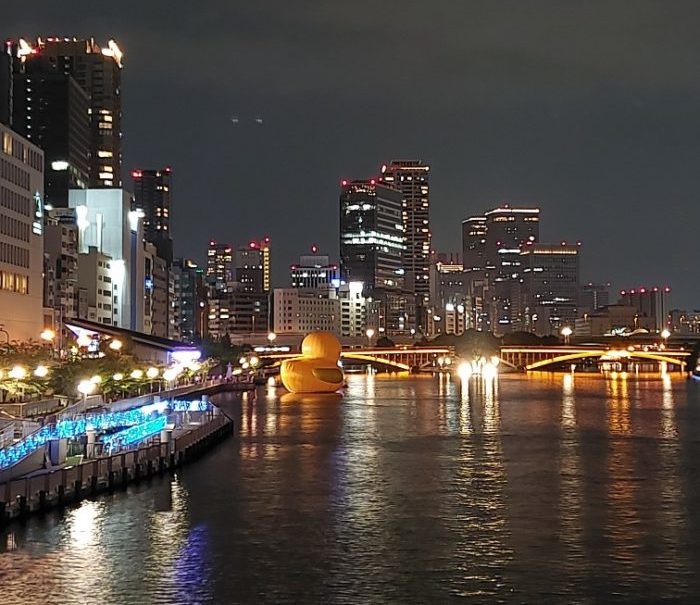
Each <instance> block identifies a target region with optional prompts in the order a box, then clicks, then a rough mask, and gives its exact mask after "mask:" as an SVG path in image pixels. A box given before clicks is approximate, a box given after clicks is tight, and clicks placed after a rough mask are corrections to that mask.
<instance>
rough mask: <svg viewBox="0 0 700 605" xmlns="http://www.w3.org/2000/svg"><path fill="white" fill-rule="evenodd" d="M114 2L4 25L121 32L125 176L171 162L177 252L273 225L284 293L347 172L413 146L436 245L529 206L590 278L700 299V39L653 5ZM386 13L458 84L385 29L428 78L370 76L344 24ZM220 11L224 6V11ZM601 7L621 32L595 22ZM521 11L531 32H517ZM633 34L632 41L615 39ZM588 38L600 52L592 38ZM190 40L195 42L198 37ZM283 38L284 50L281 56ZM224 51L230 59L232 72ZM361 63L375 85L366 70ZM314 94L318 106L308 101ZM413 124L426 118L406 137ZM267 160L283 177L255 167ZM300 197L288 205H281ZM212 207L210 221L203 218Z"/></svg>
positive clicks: (193, 251)
mask: <svg viewBox="0 0 700 605" xmlns="http://www.w3.org/2000/svg"><path fill="white" fill-rule="evenodd" d="M83 5H84V4H83V3H81V2H78V3H76V4H75V6H74V8H75V10H76V11H80V8H81V6H83ZM120 6H121V7H122V8H116V7H106V8H105V11H106V12H105V14H104V15H100V16H85V17H83V18H82V19H81V20H80V22H79V23H76V22H75V19H74V18H73V15H72V14H71V12H72V11H71V12H69V13H64V11H61V10H59V9H58V8H57V7H55V6H51V4H50V3H42V2H39V3H38V4H37V6H36V8H37V10H36V11H33V15H32V16H27V15H26V14H24V15H23V14H22V12H23V11H22V9H21V8H20V7H18V6H17V7H14V6H10V7H8V8H6V9H5V13H6V15H5V17H6V18H5V19H4V24H3V25H4V28H3V34H4V35H5V37H6V38H9V37H17V36H20V35H26V36H27V37H28V38H32V37H35V36H37V35H41V34H42V33H47V34H51V33H54V34H61V35H63V34H66V35H76V36H80V35H85V36H95V37H96V38H100V39H109V38H111V37H114V39H115V40H117V42H118V43H119V44H120V46H121V47H122V48H123V50H124V70H123V79H124V81H123V85H124V90H125V95H124V115H125V118H124V125H123V131H124V154H125V159H124V174H123V175H122V176H123V177H126V176H127V173H128V171H129V170H131V169H132V168H138V167H140V166H160V165H164V164H166V163H167V164H169V165H172V166H173V170H174V174H175V175H176V177H175V178H176V185H175V187H176V194H175V198H174V205H175V208H176V209H177V212H175V213H174V216H173V236H174V239H175V242H176V243H175V245H176V250H175V254H176V255H177V256H185V257H192V258H194V259H195V260H197V262H198V263H200V264H202V263H203V261H204V256H205V249H206V242H207V241H208V240H209V239H212V238H213V239H217V240H221V241H231V242H233V243H238V242H244V241H247V240H248V239H249V237H250V233H266V234H269V235H270V237H271V238H272V240H273V241H274V242H275V245H276V260H275V262H274V273H273V285H278V284H284V283H285V282H286V271H287V265H288V264H289V263H288V262H287V259H293V258H295V257H296V256H297V255H298V254H299V253H300V252H301V251H302V250H303V249H305V248H306V247H307V246H308V245H309V244H310V243H317V244H318V245H319V246H320V248H322V249H324V250H327V251H328V252H329V253H330V254H331V255H332V256H335V255H336V254H337V242H336V239H335V234H334V229H329V230H328V232H323V231H321V232H319V230H318V229H317V225H318V224H319V221H317V220H315V218H316V217H318V216H321V217H322V218H323V221H324V222H328V224H335V221H336V220H337V218H336V213H335V207H336V200H337V188H338V182H339V181H340V180H341V179H342V178H348V179H356V178H368V177H369V176H371V175H372V174H376V173H377V172H378V171H377V164H378V163H379V162H381V161H383V160H385V159H386V158H392V157H420V158H424V159H425V160H426V161H427V162H428V163H430V165H431V167H432V170H431V222H432V225H431V230H432V232H433V236H434V246H433V248H434V249H435V250H438V251H456V250H459V248H460V237H461V233H460V224H461V221H462V220H463V219H464V218H466V217H468V216H471V215H473V214H475V213H476V212H478V211H479V209H481V208H484V207H493V206H495V205H496V204H498V203H500V202H502V201H508V202H510V203H511V204H513V205H536V206H538V207H540V208H541V209H542V212H543V214H545V215H546V216H547V217H548V222H547V224H548V226H547V228H546V231H545V233H543V234H542V237H543V239H544V240H549V239H552V238H553V237H556V238H561V239H564V240H568V241H577V240H581V241H583V243H584V246H585V250H586V254H585V259H584V260H583V265H582V278H583V279H584V280H585V281H588V280H593V281H612V282H613V284H615V285H616V286H624V285H627V284H630V283H632V284H644V283H658V284H669V285H671V286H672V287H673V303H674V306H678V307H687V308H692V307H693V306H696V304H697V303H696V301H698V300H700V286H697V285H695V284H694V283H692V282H689V281H688V280H686V279H685V276H686V275H687V274H688V272H689V271H691V270H692V265H691V263H692V258H693V252H694V251H693V245H692V242H693V233H692V225H693V223H694V222H695V221H696V220H697V219H698V218H700V216H698V213H700V211H698V210H696V209H695V208H694V204H693V203H692V201H693V192H694V185H695V179H694V177H693V170H692V164H691V161H692V157H693V155H694V154H693V153H692V147H691V146H692V145H694V144H695V143H694V141H695V140H696V138H697V137H696V136H695V132H696V131H697V130H698V128H699V127H700V125H699V124H698V123H697V118H696V117H695V115H694V109H693V103H692V101H693V98H694V97H693V94H694V93H695V89H696V84H695V83H694V82H693V81H690V80H688V79H687V78H686V76H685V70H684V69H682V67H683V65H685V64H686V62H692V61H693V60H694V58H696V57H697V55H698V54H700V48H699V47H698V43H697V41H696V40H694V39H693V38H692V37H691V36H690V35H689V33H688V32H687V31H686V30H685V28H684V27H683V25H682V24H680V23H679V21H678V20H670V21H665V18H666V16H665V14H664V13H663V10H662V9H661V8H659V7H658V6H657V5H654V4H646V5H645V6H646V7H647V9H648V10H646V11H641V10H639V11H634V12H632V11H629V12H628V11H627V10H625V9H624V7H608V8H604V7H603V6H602V5H600V6H591V7H586V8H585V9H584V8H582V7H581V8H574V9H572V10H571V11H570V12H566V13H565V12H563V11H561V10H559V11H557V10H551V9H552V7H554V6H555V5H554V4H547V3H545V4H543V5H542V6H541V7H540V8H539V10H535V9H529V8H525V7H521V8H518V9H517V10H516V11H515V12H516V13H517V14H515V15H513V16H512V17H508V11H509V10H510V9H506V8H500V9H499V8H496V7H489V8H488V9H483V10H481V11H479V14H478V15H474V14H470V13H473V12H474V11H472V10H471V7H470V6H469V5H464V6H461V7H460V8H459V9H458V10H455V11H446V12H445V13H442V12H441V11H440V10H439V7H436V8H435V9H433V10H431V11H425V10H423V11H419V10H414V9H410V10H405V11H398V10H396V11H394V9H395V8H396V6H395V5H393V4H392V3H384V4H383V6H382V7H378V8H377V10H378V11H380V13H381V14H379V15H377V19H373V20H366V19H361V18H358V17H357V15H362V14H363V12H364V13H366V10H365V9H366V8H367V7H364V8H363V7H362V6H355V7H346V8H333V9H332V8H324V9H321V8H320V7H318V6H316V7H314V6H313V5H310V6H309V7H308V8H307V9H305V10H302V15H300V16H299V17H298V18H296V19H295V18H294V16H293V15H292V14H291V13H290V11H291V10H292V9H291V8H289V7H288V6H285V5H279V6H278V5H276V4H274V3H273V4H268V5H266V7H262V6H255V7H253V6H248V7H225V8H220V7H217V10H216V11H214V9H213V8H212V7H213V6H214V5H213V4H206V3H205V4H204V5H202V8H201V10H200V12H199V16H198V18H197V19H193V20H189V21H188V22H187V23H186V24H185V25H179V26H177V27H176V28H175V29H172V30H169V31H167V32H165V31H158V33H157V34H156V33H155V32H156V31H157V26H158V24H159V20H158V14H159V12H158V11H157V10H156V7H155V6H153V7H151V6H149V7H139V8H140V10H139V12H140V14H141V15H142V16H141V20H140V22H139V23H136V24H135V23H134V22H133V20H131V19H130V18H129V14H130V13H131V12H132V11H130V10H129V8H130V6H132V5H131V4H130V3H129V2H126V3H124V4H122V5H120ZM445 6H447V5H445ZM39 9H41V10H39ZM294 10H296V9H294ZM390 11H391V12H394V13H396V15H395V18H396V19H398V20H399V22H400V23H398V25H401V26H403V27H409V28H410V29H412V30H416V29H417V28H418V27H419V26H421V25H422V24H423V25H424V21H425V20H426V19H429V20H430V23H431V27H430V28H427V30H426V32H425V35H426V37H427V38H428V39H429V40H430V41H431V46H430V51H429V53H430V59H431V61H432V60H435V55H436V53H437V54H438V55H439V56H440V57H443V60H444V62H445V64H446V72H445V74H448V75H449V77H448V76H447V75H445V74H442V75H440V74H431V73H428V71H426V70H427V66H428V65H429V64H430V62H429V61H427V59H426V60H425V61H420V60H418V59H419V58H420V57H419V55H418V54H417V51H415V50H412V49H410V48H406V46H405V43H403V42H402V41H401V40H400V36H399V35H398V33H396V34H395V33H394V32H393V31H387V32H386V35H387V36H388V37H389V41H390V42H392V41H393V42H394V43H395V45H396V50H394V51H392V52H391V53H390V54H391V56H392V58H394V59H395V60H396V61H398V59H399V57H400V53H404V54H405V58H406V62H407V63H411V60H413V62H412V65H413V67H412V68H411V69H412V70H415V72H416V73H415V75H416V76H417V77H418V76H422V77H424V78H425V82H424V84H423V86H422V88H423V90H422V91H421V92H420V93H412V94H411V95H407V94H404V93H405V91H406V90H408V89H409V88H412V84H411V82H412V80H411V79H410V78H408V75H409V72H408V71H403V70H401V71H399V72H398V75H400V76H401V77H395V78H389V79H386V78H381V77H380V74H379V73H378V72H379V71H383V70H379V69H378V68H374V67H372V68H370V69H365V66H366V65H367V64H368V63H367V61H365V60H364V59H363V57H364V54H363V52H365V51H362V50H361V49H360V48H356V47H357V45H353V44H351V42H352V40H353V36H357V40H358V41H360V40H366V39H367V37H368V36H371V35H372V33H373V32H375V29H376V28H377V27H378V24H377V22H378V21H381V19H380V17H381V16H382V15H384V14H385V13H386V14H388V13H389V12H390ZM82 12H83V13H84V14H86V15H89V12H88V11H82ZM222 12H223V16H224V17H230V18H220V17H221V16H222V15H221V13H222ZM588 13H590V15H588ZM467 16H470V17H471V18H472V21H471V23H469V22H467V20H466V17H467ZM603 17H605V18H606V20H607V21H608V22H609V23H610V31H607V30H606V31H605V32H601V31H599V30H598V29H597V27H596V24H597V23H598V22H599V21H600V19H601V18H603ZM258 19H260V22H264V23H266V27H267V28H269V32H270V33H271V34H274V35H275V36H277V38H278V39H277V42H276V43H275V44H273V45H272V47H268V48H267V49H263V48H262V47H260V46H259V45H258V44H257V43H256V42H255V39H254V37H253V36H251V34H250V33H247V32H245V31H244V27H245V23H246V22H251V21H253V20H256V21H257V20H258ZM290 20H291V21H292V22H300V21H302V20H303V26H302V25H300V27H303V32H304V35H303V36H299V38H296V37H289V35H287V34H285V33H284V32H283V27H282V26H283V25H285V26H286V24H287V23H289V22H290ZM516 21H517V22H519V23H523V27H522V28H520V27H518V28H517V29H515V30H514V29H513V27H512V25H513V24H514V23H515V22H516ZM452 22H454V25H453V24H452ZM657 24H658V27H657ZM458 26H459V27H458ZM486 26H490V27H492V28H494V27H495V28H496V30H497V31H500V32H501V33H502V34H504V35H505V34H510V35H509V39H511V40H512V42H511V44H512V45H513V48H512V50H511V51H509V52H505V53H504V54H499V53H498V52H496V50H497V49H496V48H495V47H494V45H495V44H498V45H500V44H501V40H502V39H503V37H504V36H501V35H498V36H496V35H494V36H491V39H490V40H489V41H488V43H486V42H484V39H483V36H480V35H479V32H478V29H480V28H485V27H486ZM623 26H624V32H625V34H624V36H623V37H622V38H619V39H618V37H616V36H614V35H612V34H611V32H614V31H616V30H618V29H620V28H623ZM398 29H400V28H398V27H397V30H398ZM457 30H459V32H458V31H457ZM205 33H207V34H208V35H206V36H204V34H205ZM330 34H333V35H330ZM336 34H337V36H336ZM458 34H459V35H458ZM650 35H651V37H650ZM567 36H569V37H570V38H567ZM335 37H339V39H340V41H339V42H336V41H334V38H335ZM542 38H544V40H545V41H542V40H541V39H542ZM591 38H594V39H598V41H599V44H597V45H589V44H587V43H586V44H584V43H583V41H584V39H586V41H588V40H590V39H591ZM194 39H196V41H197V47H198V49H199V50H198V52H197V53H191V52H190V44H189V43H188V41H192V40H194ZM679 39H681V40H684V41H685V44H681V43H679V42H678V40H679ZM496 40H498V42H494V41H496ZM480 41H481V42H480ZM346 44H350V48H351V49H354V50H352V51H351V50H347V51H346V50H345V45H346ZM280 45H284V46H286V47H287V48H288V49H289V50H290V53H286V54H289V55H290V56H289V57H284V55H285V53H280V52H277V51H279V50H280V49H279V48H278V46H280ZM324 48H327V50H328V51H329V53H328V54H329V56H330V57H331V58H332V59H333V60H331V59H327V60H322V61H320V64H315V66H314V67H313V68H308V66H307V65H305V61H304V59H305V58H308V57H310V56H316V57H317V56H318V53H319V51H320V49H324ZM270 49H272V50H274V51H275V53H274V59H273V57H272V56H271V55H272V53H271V50H270ZM394 53H396V55H394ZM511 55H512V56H511ZM197 57H201V58H205V59H206V61H203V62H202V64H201V65H199V67H200V69H199V70H196V69H194V67H196V65H193V64H192V62H196V61H197V60H198V59H197ZM233 58H235V65H234V69H233V70H232V71H230V75H227V76H226V77H222V75H221V74H223V73H227V74H228V73H229V72H228V71H226V69H225V64H226V63H227V62H228V61H230V60H231V59H233ZM650 64H651V65H654V66H655V68H656V69H654V70H653V77H652V74H651V72H648V71H647V70H646V68H645V65H650ZM363 70H364V72H367V80H366V81H359V80H357V78H358V77H359V76H360V74H362V73H363ZM193 72H194V73H193ZM317 72H318V73H317ZM185 73H188V74H189V73H192V75H188V76H186V77H185V76H183V74H185ZM175 75H177V77H175ZM319 75H321V76H323V77H318V76H319ZM530 76H532V81H531V82H530V81H529V77H530ZM276 80H279V82H277V83H276ZM403 80H406V81H407V83H406V84H403V83H402V82H403ZM294 82H296V85H294ZM321 82H323V83H321ZM352 82H359V83H358V84H357V85H356V86H353V85H352ZM282 84H284V88H285V90H287V92H286V93H285V92H283V91H282V90H281V89H282V86H281V85H282ZM319 98H320V99H325V102H324V103H322V104H319V103H318V102H312V99H319ZM319 105H322V106H319ZM193 107H195V108H201V111H197V112H196V116H195V117H196V119H191V117H190V118H188V115H189V112H190V110H191V108H193ZM233 116H235V117H236V121H235V122H234V120H233V119H232V117H233ZM258 119H259V120H260V121H258ZM407 123H411V124H417V125H418V127H415V128H411V129H405V128H404V127H403V126H404V125H405V124H407ZM183 140H188V141H189V143H188V144H187V145H183V144H182V141H183ZM273 165H274V166H275V167H276V170H275V178H274V179H265V178H262V177H263V176H265V175H267V174H269V168H270V166H273ZM203 175H206V178H202V177H203ZM300 175H301V178H300ZM125 180H126V182H128V178H127V179H125ZM289 182H294V184H295V187H294V188H292V190H291V194H290V189H289V187H288V183H289ZM290 195H292V196H293V201H294V203H295V208H296V211H295V213H293V215H289V214H284V213H282V210H283V208H284V207H285V205H286V204H287V203H288V202H289V200H290ZM206 214H209V215H210V216H212V217H215V220H214V219H213V218H212V219H202V220H194V219H196V218H198V217H200V216H204V215H206ZM277 216H280V217H282V216H283V218H277ZM331 221H333V223H331ZM185 234H186V235H185ZM611 249H614V250H615V260H616V262H614V263H611V262H610V258H609V254H610V250H611ZM280 261H282V262H280ZM597 267H605V268H606V269H605V271H606V274H604V275H600V274H598V272H597V271H596V268H597Z"/></svg>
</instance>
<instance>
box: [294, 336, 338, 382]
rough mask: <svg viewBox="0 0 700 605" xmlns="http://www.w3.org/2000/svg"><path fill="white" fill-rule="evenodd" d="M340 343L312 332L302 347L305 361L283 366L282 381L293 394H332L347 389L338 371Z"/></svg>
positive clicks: (296, 360)
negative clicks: (343, 387)
mask: <svg viewBox="0 0 700 605" xmlns="http://www.w3.org/2000/svg"><path fill="white" fill-rule="evenodd" d="M339 360H340V341H339V340H338V339H337V338H336V337H335V335H334V334H331V333H330V332H312V333H311V334H308V335H307V336H306V337H305V338H304V340H303V341H302V343H301V357H295V358H293V359H287V360H286V361H284V362H282V367H281V368H280V379H281V380H282V384H283V385H284V388H285V389H287V390H288V391H290V392H291V393H332V392H334V391H337V390H338V389H339V388H340V387H342V386H343V372H342V370H341V369H340V368H339V367H338V361H339Z"/></svg>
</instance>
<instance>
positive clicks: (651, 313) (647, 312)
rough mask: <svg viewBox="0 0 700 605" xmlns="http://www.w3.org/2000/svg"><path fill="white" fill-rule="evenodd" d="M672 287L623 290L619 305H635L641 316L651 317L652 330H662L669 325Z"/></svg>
mask: <svg viewBox="0 0 700 605" xmlns="http://www.w3.org/2000/svg"><path fill="white" fill-rule="evenodd" d="M670 292H671V288H669V287H668V286H665V287H660V286H652V287H640V288H632V289H630V290H622V291H621V292H620V297H619V299H618V301H617V303H618V304H619V305H625V306H629V307H633V308H634V309H635V310H636V312H637V315H638V316H639V317H648V318H650V319H651V325H652V328H651V329H652V330H654V331H656V332H660V331H661V330H663V329H664V328H665V327H667V323H668V318H667V313H668V310H669V308H668V307H669V305H668V297H669V294H670Z"/></svg>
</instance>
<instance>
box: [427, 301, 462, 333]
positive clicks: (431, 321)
mask: <svg viewBox="0 0 700 605" xmlns="http://www.w3.org/2000/svg"><path fill="white" fill-rule="evenodd" d="M471 316H472V309H471V306H470V304H469V301H465V302H460V303H451V302H447V303H444V304H442V305H441V306H439V307H431V309H430V313H428V318H427V320H428V321H427V329H426V335H427V336H428V337H430V338H432V337H435V336H438V335H440V334H455V335H457V336H459V335H461V334H464V332H465V331H466V330H468V329H470V328H472V327H473V326H472V321H471Z"/></svg>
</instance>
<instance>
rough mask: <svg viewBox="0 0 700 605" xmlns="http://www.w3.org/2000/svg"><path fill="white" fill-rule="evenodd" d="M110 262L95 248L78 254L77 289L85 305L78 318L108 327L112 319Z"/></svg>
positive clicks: (109, 259)
mask: <svg viewBox="0 0 700 605" xmlns="http://www.w3.org/2000/svg"><path fill="white" fill-rule="evenodd" d="M111 260H112V259H111V258H110V257H109V256H108V255H106V254H104V253H102V252H100V251H99V250H98V249H97V248H96V247H95V246H88V251H87V252H86V253H83V254H78V288H79V290H80V291H81V292H83V296H82V298H84V300H85V304H86V310H85V311H86V312H85V313H80V314H79V317H81V318H82V319H88V320H90V321H96V322H98V323H102V324H105V325H108V326H110V325H112V321H113V318H114V309H113V306H114V303H113V302H112V301H113V296H114V292H113V290H112V274H111V271H110V268H109V263H110V261H111ZM80 298H81V297H79V299H80Z"/></svg>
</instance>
